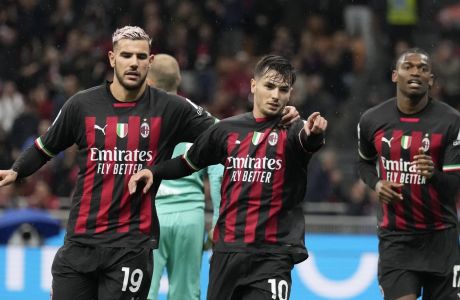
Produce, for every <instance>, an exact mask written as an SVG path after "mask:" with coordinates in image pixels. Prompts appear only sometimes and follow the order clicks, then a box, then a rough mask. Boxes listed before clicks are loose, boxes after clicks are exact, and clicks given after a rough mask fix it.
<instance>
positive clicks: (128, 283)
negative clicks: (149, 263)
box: [121, 267, 144, 293]
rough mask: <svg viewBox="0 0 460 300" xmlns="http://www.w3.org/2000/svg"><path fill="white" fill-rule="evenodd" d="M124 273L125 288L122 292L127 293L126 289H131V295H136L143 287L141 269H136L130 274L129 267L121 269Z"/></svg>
mask: <svg viewBox="0 0 460 300" xmlns="http://www.w3.org/2000/svg"><path fill="white" fill-rule="evenodd" d="M121 270H122V271H123V273H124V274H123V287H122V288H121V290H122V291H123V292H126V289H128V288H129V291H130V292H131V293H135V292H137V291H138V290H139V288H140V287H141V282H142V277H143V275H144V274H143V273H142V270H140V269H135V270H134V271H132V272H130V270H129V268H128V267H123V268H121Z"/></svg>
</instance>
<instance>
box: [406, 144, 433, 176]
mask: <svg viewBox="0 0 460 300" xmlns="http://www.w3.org/2000/svg"><path fill="white" fill-rule="evenodd" d="M411 164H413V165H415V169H416V170H417V174H420V175H421V176H423V177H425V178H426V179H430V178H431V177H432V176H433V173H434V163H433V159H432V158H431V156H429V155H427V154H426V153H425V152H424V151H423V148H421V147H420V148H418V154H417V155H414V160H413V161H412V162H411Z"/></svg>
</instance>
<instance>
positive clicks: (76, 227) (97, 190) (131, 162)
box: [35, 83, 214, 247]
mask: <svg viewBox="0 0 460 300" xmlns="http://www.w3.org/2000/svg"><path fill="white" fill-rule="evenodd" d="M109 84H110V83H107V84H105V85H101V86H97V87H94V88H92V89H88V90H85V91H83V92H79V93H77V94H76V95H75V96H73V97H72V98H70V99H69V100H68V101H67V102H66V103H65V105H64V107H63V108H62V110H61V111H60V112H59V114H58V116H57V117H56V119H55V121H54V122H53V124H52V125H51V127H50V128H49V129H48V131H47V132H46V133H45V134H44V135H43V136H41V137H39V138H38V139H37V140H36V142H35V145H36V146H37V147H38V148H39V149H40V150H41V151H43V152H44V153H45V154H46V155H48V156H49V157H53V156H54V155H55V154H57V153H58V152H60V151H62V150H64V149H66V148H67V147H69V146H71V145H72V144H74V143H75V144H76V145H77V146H78V164H79V167H80V171H79V174H78V179H77V184H76V189H75V192H74V194H73V196H72V204H71V210H70V215H69V221H68V225H67V235H66V239H67V240H71V241H75V242H80V243H83V244H90V245H98V246H111V247H136V246H146V247H156V244H157V240H158V231H159V229H158V218H157V216H156V212H155V207H154V205H153V203H154V202H153V201H154V197H155V193H156V191H157V189H158V186H159V183H160V182H159V181H158V180H155V182H154V185H153V186H152V189H151V192H150V193H148V194H146V195H141V193H140V192H139V193H136V194H134V195H132V196H130V195H129V191H128V181H129V178H130V177H131V175H132V174H134V173H136V172H137V171H139V170H140V169H142V168H143V167H144V166H148V165H152V164H156V163H158V162H160V161H163V160H166V159H168V158H170V157H171V154H172V152H173V149H174V146H175V145H176V144H178V143H179V142H192V141H193V140H194V139H195V138H196V137H197V136H198V135H199V133H201V132H203V131H204V130H205V129H207V128H208V127H210V126H211V125H212V124H214V119H213V118H212V117H210V116H208V114H207V113H206V112H204V111H203V109H202V108H201V107H198V106H196V105H194V104H191V103H189V102H187V101H186V100H185V99H184V98H181V97H179V96H175V95H171V94H167V93H165V92H163V91H160V90H157V89H154V88H147V89H146V91H145V93H144V94H143V95H142V96H141V98H140V99H139V100H137V101H136V102H119V101H117V100H116V99H115V98H114V97H113V96H112V94H111V92H110V89H109Z"/></svg>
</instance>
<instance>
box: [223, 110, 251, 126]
mask: <svg viewBox="0 0 460 300" xmlns="http://www.w3.org/2000/svg"><path fill="white" fill-rule="evenodd" d="M252 120H254V118H253V117H252V113H251V112H248V113H244V114H240V115H236V116H232V117H228V118H225V119H222V120H220V122H219V123H223V124H238V123H245V122H251V121H252Z"/></svg>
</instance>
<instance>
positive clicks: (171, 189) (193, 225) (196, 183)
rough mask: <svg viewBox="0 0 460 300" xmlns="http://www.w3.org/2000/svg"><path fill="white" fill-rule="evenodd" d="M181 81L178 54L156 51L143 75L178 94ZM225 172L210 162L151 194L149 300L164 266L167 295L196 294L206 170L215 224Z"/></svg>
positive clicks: (192, 299) (180, 149)
mask: <svg viewBox="0 0 460 300" xmlns="http://www.w3.org/2000/svg"><path fill="white" fill-rule="evenodd" d="M180 81H181V76H180V70H179V65H178V63H177V61H176V59H175V58H174V57H172V56H170V55H167V54H156V55H155V59H154V60H153V62H152V63H151V64H150V69H149V72H148V75H147V82H148V84H149V85H151V86H155V87H156V88H159V89H162V90H164V91H166V92H168V93H173V94H176V93H177V89H178V87H179V84H180ZM191 145H192V144H190V143H180V144H179V145H177V146H176V147H175V148H174V153H173V155H172V157H177V156H179V155H182V154H184V153H185V150H186V149H188V148H190V146H191ZM223 171H224V168H223V166H222V165H221V164H218V165H212V166H209V167H207V168H205V169H202V170H200V171H199V172H195V173H193V174H191V175H190V176H187V177H183V178H180V179H176V180H163V181H162V182H161V185H160V188H159V189H158V192H157V196H156V199H155V207H156V211H157V214H158V220H159V222H160V232H161V235H160V240H159V245H158V249H155V250H154V251H153V261H154V263H153V265H154V268H153V277H152V285H151V287H150V292H149V295H148V297H147V299H148V300H156V299H158V289H159V286H160V279H161V276H162V274H163V271H164V269H165V268H166V271H167V274H168V279H169V290H168V299H170V300H178V299H187V300H199V299H200V272H201V260H202V257H203V240H204V230H205V218H204V204H205V203H204V199H205V195H204V183H203V179H204V176H205V175H207V176H208V179H209V186H210V195H211V200H212V203H213V209H214V215H213V222H212V224H213V225H214V224H215V222H216V221H217V216H218V212H219V204H220V186H221V183H222V174H223Z"/></svg>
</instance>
